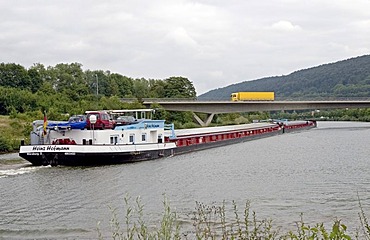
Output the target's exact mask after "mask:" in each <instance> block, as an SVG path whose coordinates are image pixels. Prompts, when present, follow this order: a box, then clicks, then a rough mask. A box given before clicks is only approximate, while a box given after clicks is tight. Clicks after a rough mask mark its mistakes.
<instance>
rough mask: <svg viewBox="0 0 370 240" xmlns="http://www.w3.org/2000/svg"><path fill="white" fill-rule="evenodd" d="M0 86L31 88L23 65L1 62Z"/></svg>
mask: <svg viewBox="0 0 370 240" xmlns="http://www.w3.org/2000/svg"><path fill="white" fill-rule="evenodd" d="M0 86H4V87H12V88H21V89H31V80H30V77H29V76H28V73H27V70H26V69H25V68H24V67H23V66H21V65H19V64H15V63H7V64H5V63H1V64H0Z"/></svg>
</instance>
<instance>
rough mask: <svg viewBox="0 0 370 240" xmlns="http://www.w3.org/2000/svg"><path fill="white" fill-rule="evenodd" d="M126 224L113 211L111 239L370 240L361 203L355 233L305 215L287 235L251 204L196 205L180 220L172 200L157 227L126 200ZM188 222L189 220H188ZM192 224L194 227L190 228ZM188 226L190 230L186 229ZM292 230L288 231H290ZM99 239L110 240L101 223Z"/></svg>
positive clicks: (139, 206) (136, 204) (138, 206)
mask: <svg viewBox="0 0 370 240" xmlns="http://www.w3.org/2000/svg"><path fill="white" fill-rule="evenodd" d="M124 202H125V208H124V211H123V212H124V213H125V216H123V218H124V220H123V224H122V223H121V222H120V220H119V216H118V211H117V209H116V208H110V210H111V213H112V217H111V219H110V227H111V237H109V239H125V240H131V239H158V240H162V239H168V240H170V239H197V240H201V239H222V240H226V239H244V240H255V239H261V240H266V239H269V240H272V239H281V240H287V239H290V240H316V239H317V240H319V239H320V240H321V239H324V240H334V239H335V240H339V239H347V240H348V239H370V226H369V224H368V220H367V217H366V215H365V213H364V211H363V208H362V206H361V202H360V200H359V223H358V228H357V229H356V231H355V232H351V233H349V232H348V231H347V226H346V225H345V222H344V221H341V220H338V219H333V222H332V223H326V224H324V223H316V224H312V225H308V224H306V223H305V222H304V220H303V215H301V216H297V218H298V221H297V222H296V225H295V226H294V228H295V230H293V231H292V230H289V231H286V230H285V232H284V227H279V226H275V225H274V223H273V220H271V219H259V218H258V217H257V214H256V213H255V212H254V211H251V209H250V202H249V201H247V202H246V203H245V205H244V206H243V207H242V208H241V209H239V207H238V206H237V204H236V203H235V202H232V204H231V206H227V205H226V204H225V202H224V203H223V204H222V205H221V206H214V205H206V204H203V203H200V202H196V207H195V211H193V215H192V216H189V215H186V216H185V217H183V216H182V217H179V214H178V213H176V211H173V210H172V209H171V207H170V204H169V202H168V200H167V199H166V198H165V199H164V201H163V207H164V210H163V214H162V218H161V220H160V221H159V222H158V223H157V224H155V225H153V224H151V225H149V224H148V223H146V222H145V220H144V216H147V215H146V214H145V213H144V206H143V205H142V203H141V201H140V198H136V199H135V200H133V199H131V198H129V197H126V198H125V199H124ZM186 218H188V219H186ZM189 222H191V223H192V224H191V226H189ZM183 223H187V225H186V226H184V225H182V224H183ZM289 228H291V226H290V227H288V228H287V229H289ZM97 234H98V238H99V239H106V237H103V234H102V232H101V230H100V223H98V227H97Z"/></svg>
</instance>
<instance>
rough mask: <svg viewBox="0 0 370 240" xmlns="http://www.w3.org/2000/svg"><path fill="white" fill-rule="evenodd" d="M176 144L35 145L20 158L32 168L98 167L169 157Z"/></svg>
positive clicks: (22, 147)
mask: <svg viewBox="0 0 370 240" xmlns="http://www.w3.org/2000/svg"><path fill="white" fill-rule="evenodd" d="M175 147H176V145H175V144H173V143H164V144H146V145H123V146H118V145H112V146H109V145H32V146H21V149H20V153H19V156H20V157H22V158H24V159H26V160H27V161H29V162H31V163H32V164H33V165H36V166H41V165H52V166H57V165H65V166H96V165H109V164H121V163H131V162H139V161H147V160H153V159H157V158H162V157H168V156H171V155H173V154H174V148H175Z"/></svg>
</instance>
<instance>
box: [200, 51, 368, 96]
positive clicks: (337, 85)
mask: <svg viewBox="0 0 370 240" xmlns="http://www.w3.org/2000/svg"><path fill="white" fill-rule="evenodd" d="M241 91H245V92H248V91H273V92H275V98H276V99H292V100H294V99H297V100H298V99H318V98H332V99H335V98H347V97H370V55H365V56H361V57H356V58H351V59H348V60H344V61H339V62H335V63H330V64H324V65H320V66H317V67H313V68H308V69H304V70H299V71H296V72H293V73H291V74H289V75H286V76H278V77H267V78H262V79H258V80H253V81H244V82H241V83H236V84H233V85H229V86H226V87H224V88H219V89H215V90H212V91H209V92H207V93H205V94H202V95H200V96H199V97H198V99H202V100H229V99H230V94H231V93H232V92H241Z"/></svg>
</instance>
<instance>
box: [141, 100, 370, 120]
mask: <svg viewBox="0 0 370 240" xmlns="http://www.w3.org/2000/svg"><path fill="white" fill-rule="evenodd" d="M169 100H170V99H169ZM152 103H158V104H160V105H161V106H162V107H163V108H164V109H166V110H170V111H192V112H194V118H195V119H196V120H197V121H198V122H199V124H200V125H202V126H208V125H209V124H210V123H211V121H212V119H213V116H214V115H215V114H220V113H236V112H258V111H262V112H263V111H284V110H318V109H340V108H342V109H343V108H370V100H366V101H241V102H231V101H196V100H194V101H189V100H187V101H171V100H170V101H161V100H159V101H157V100H156V101H151V100H149V99H145V100H144V102H143V104H144V105H145V106H147V107H149V106H150V105H151V104H152ZM195 113H206V114H207V118H206V119H205V120H202V119H200V118H199V116H198V115H196V114H195Z"/></svg>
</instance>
